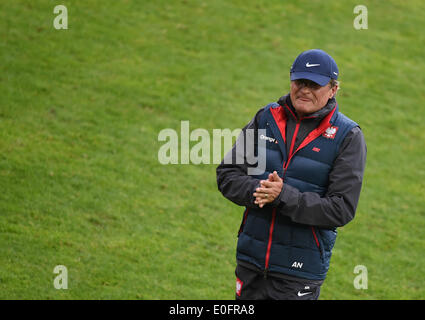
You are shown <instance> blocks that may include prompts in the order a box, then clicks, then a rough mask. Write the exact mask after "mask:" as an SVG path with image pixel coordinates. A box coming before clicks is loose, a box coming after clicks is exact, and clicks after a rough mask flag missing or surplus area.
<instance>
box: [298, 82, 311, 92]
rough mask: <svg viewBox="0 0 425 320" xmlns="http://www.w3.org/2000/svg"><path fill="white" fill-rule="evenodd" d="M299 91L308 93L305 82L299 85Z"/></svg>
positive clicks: (308, 89)
mask: <svg viewBox="0 0 425 320" xmlns="http://www.w3.org/2000/svg"><path fill="white" fill-rule="evenodd" d="M300 91H301V92H302V93H310V88H309V86H307V85H306V84H303V86H302V87H301V89H300Z"/></svg>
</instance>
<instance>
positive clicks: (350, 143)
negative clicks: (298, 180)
mask: <svg viewBox="0 0 425 320" xmlns="http://www.w3.org/2000/svg"><path fill="white" fill-rule="evenodd" d="M366 151H367V149H366V143H365V140H364V136H363V133H362V131H361V130H360V128H359V127H355V128H353V129H352V130H351V131H350V132H349V133H348V134H347V136H346V137H345V139H344V141H343V143H342V145H341V148H340V150H339V154H338V156H337V158H336V160H335V162H334V166H333V169H332V171H331V172H330V174H329V186H328V191H327V193H326V194H325V196H324V197H320V195H319V194H317V193H314V192H300V191H299V190H298V189H296V188H294V187H292V186H290V185H287V184H285V182H284V183H283V188H282V192H281V193H280V195H279V198H278V199H279V200H278V201H277V202H275V203H274V204H275V205H277V211H278V212H279V213H280V214H282V215H283V216H286V217H289V218H290V219H291V220H292V221H293V222H296V223H301V224H306V225H311V226H317V227H322V228H335V227H341V226H343V225H345V224H347V223H348V222H350V221H351V220H352V219H353V218H354V214H355V212H356V208H357V203H358V200H359V197H360V190H361V186H362V181H363V172H364V168H365V163H366Z"/></svg>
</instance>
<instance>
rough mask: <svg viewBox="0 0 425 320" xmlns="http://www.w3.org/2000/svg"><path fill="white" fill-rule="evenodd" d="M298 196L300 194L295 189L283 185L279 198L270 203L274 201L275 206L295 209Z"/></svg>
mask: <svg viewBox="0 0 425 320" xmlns="http://www.w3.org/2000/svg"><path fill="white" fill-rule="evenodd" d="M299 194H300V192H299V190H298V189H297V188H294V187H292V186H290V185H288V184H286V183H284V184H283V187H282V191H281V192H280V194H279V197H277V198H276V199H275V200H274V201H273V202H272V203H274V202H275V201H276V202H277V204H276V206H277V205H280V204H282V205H289V206H295V207H297V206H298V198H299Z"/></svg>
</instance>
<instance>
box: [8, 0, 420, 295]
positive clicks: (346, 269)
mask: <svg viewBox="0 0 425 320" xmlns="http://www.w3.org/2000/svg"><path fill="white" fill-rule="evenodd" d="M58 4H64V5H65V6H66V7H67V9H68V29H67V30H56V29H55V28H54V27H53V20H54V18H55V17H56V15H55V14H54V13H53V8H54V7H55V5H58ZM358 4H364V5H366V6H367V8H368V14H369V16H368V27H369V28H368V29H367V30H356V29H354V27H353V20H354V18H355V17H356V15H355V14H354V13H353V9H354V7H355V6H356V5H358ZM424 10H425V3H424V2H423V1H421V0H412V1H395V0H393V1H371V0H367V1H363V2H361V3H358V2H357V1H332V2H331V1H307V0H303V1H296V2H289V1H287V2H286V1H285V2H283V1H277V0H276V1H272V0H268V1H265V0H260V1H249V2H247V1H241V0H237V1H224V0H223V1H222V0H220V1H194V0H193V1H192V0H182V1H131V0H121V1H107V2H105V1H94V0H90V1H69V0H64V1H51V0H49V1H47V0H43V1H24V0H3V1H1V2H0V58H1V60H0V299H233V298H234V288H235V277H234V268H235V247H236V241H237V237H236V235H237V231H238V228H239V224H240V220H241V217H242V211H243V210H242V208H239V207H237V206H236V205H234V204H232V203H230V202H229V201H227V200H226V199H225V198H223V197H222V195H221V194H220V193H219V192H218V190H217V185H216V176H215V168H216V165H215V164H210V165H194V164H188V165H161V164H160V163H159V162H158V150H159V148H160V147H161V145H162V144H163V143H162V142H159V141H158V134H159V132H160V131H161V130H162V129H164V128H172V129H175V130H177V131H178V132H179V130H180V121H182V120H189V121H190V128H191V130H193V129H195V128H204V129H206V130H208V131H209V132H212V130H213V129H214V128H230V129H232V130H233V129H235V128H242V127H243V126H244V125H245V124H246V123H247V122H248V121H249V120H250V119H251V118H252V117H253V116H254V115H255V113H256V111H257V110H258V109H259V108H261V107H262V106H264V105H265V104H267V103H269V102H272V101H276V100H277V99H278V98H279V97H280V96H282V95H283V94H286V93H287V91H288V89H289V68H290V66H291V64H292V62H293V60H294V59H295V57H296V56H297V55H298V54H299V53H300V52H301V51H304V50H307V49H311V48H321V49H323V50H325V51H327V52H329V53H330V54H331V55H332V56H333V57H334V58H335V60H336V61H337V63H338V66H339V70H340V80H341V85H342V89H341V90H340V92H339V94H338V102H339V105H340V110H341V111H342V112H344V113H345V114H346V115H348V116H349V117H351V118H352V119H354V120H355V121H357V122H358V123H359V124H360V125H361V127H362V129H363V132H364V134H365V137H366V142H367V146H368V160H367V169H366V172H365V178H364V185H363V191H362V195H361V198H360V202H359V206H358V210H357V214H356V218H355V219H354V220H353V221H352V222H351V223H350V224H348V225H347V226H345V227H343V228H340V229H339V236H338V239H337V243H336V245H335V249H334V253H333V257H332V260H331V268H330V271H329V274H328V278H327V280H326V281H325V283H324V285H323V287H322V293H321V299H424V298H425V285H424V284H425V280H424V276H423V274H422V272H423V270H424V267H425V255H424V254H423V250H424V249H425V240H424V237H423V232H424V230H425V219H424V218H425V209H424V207H425V205H424V194H425V183H424V180H425V170H424V165H423V161H424V149H423V147H424V141H425V125H424V120H425V119H424V111H425V93H424V92H425V91H424V87H425V60H424V58H423V52H424V49H425V45H424V44H425V34H424V31H423V30H424V29H425V20H424V19H423V14H422V13H423V12H424ZM56 265H65V266H66V267H67V269H68V290H57V289H55V288H54V286H53V281H54V278H55V277H56V274H54V273H53V269H54V267H55V266H56ZM356 265H364V266H366V267H367V269H368V289H367V290H357V289H355V288H354V286H353V280H354V278H355V276H356V275H355V274H354V273H353V270H354V267H355V266H356Z"/></svg>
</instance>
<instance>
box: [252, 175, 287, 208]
mask: <svg viewBox="0 0 425 320" xmlns="http://www.w3.org/2000/svg"><path fill="white" fill-rule="evenodd" d="M282 187H283V180H282V179H281V178H280V177H279V175H278V174H277V172H276V171H273V173H270V174H269V178H268V179H267V180H261V181H260V187H258V188H257V189H255V192H254V194H253V195H254V197H255V201H254V203H255V204H258V206H259V207H260V208H262V207H264V206H265V205H266V204H267V203H271V202H273V201H274V200H275V199H276V198H277V197H278V196H279V194H280V192H281V191H282Z"/></svg>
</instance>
